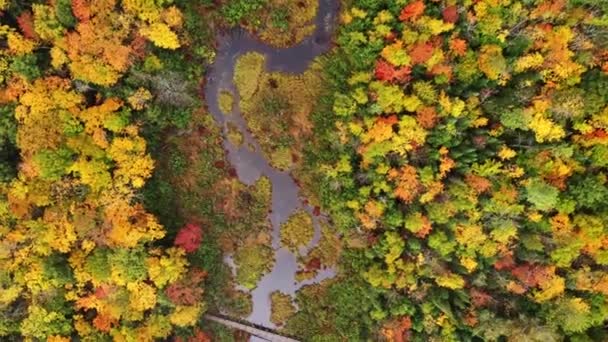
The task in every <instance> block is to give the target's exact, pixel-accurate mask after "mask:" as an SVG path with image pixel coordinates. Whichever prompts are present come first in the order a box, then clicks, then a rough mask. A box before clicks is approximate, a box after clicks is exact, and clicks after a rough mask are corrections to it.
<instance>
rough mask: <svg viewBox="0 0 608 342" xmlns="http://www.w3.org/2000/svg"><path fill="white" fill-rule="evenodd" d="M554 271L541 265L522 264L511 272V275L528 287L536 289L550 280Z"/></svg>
mask: <svg viewBox="0 0 608 342" xmlns="http://www.w3.org/2000/svg"><path fill="white" fill-rule="evenodd" d="M554 273H555V272H554V270H552V269H551V268H550V267H546V266H543V265H533V264H529V263H526V264H523V265H520V266H517V267H515V268H514V269H513V270H511V274H512V275H513V276H514V277H515V278H517V279H518V280H519V281H521V282H522V283H523V284H524V285H526V286H528V287H536V286H538V285H540V284H542V283H545V282H546V281H547V280H548V279H550V278H551V277H552V276H553V274H554Z"/></svg>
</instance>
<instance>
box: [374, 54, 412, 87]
mask: <svg viewBox="0 0 608 342" xmlns="http://www.w3.org/2000/svg"><path fill="white" fill-rule="evenodd" d="M411 72H412V69H410V68H409V67H401V68H395V67H394V66H393V65H392V64H390V63H389V62H387V61H385V60H383V59H381V60H378V61H377V62H376V68H375V72H374V74H375V76H376V78H377V79H379V80H381V81H387V82H393V81H397V82H398V83H404V82H407V81H409V79H410V73H411Z"/></svg>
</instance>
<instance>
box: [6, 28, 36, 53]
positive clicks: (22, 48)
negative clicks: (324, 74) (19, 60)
mask: <svg viewBox="0 0 608 342" xmlns="http://www.w3.org/2000/svg"><path fill="white" fill-rule="evenodd" d="M7 42H8V49H9V51H10V52H11V53H13V54H15V55H17V56H20V55H26V54H28V53H31V52H32V51H34V47H35V46H36V43H34V42H33V41H31V40H29V39H25V38H24V37H23V36H22V35H20V34H18V33H15V32H11V33H9V34H8V36H7Z"/></svg>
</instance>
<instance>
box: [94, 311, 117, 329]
mask: <svg viewBox="0 0 608 342" xmlns="http://www.w3.org/2000/svg"><path fill="white" fill-rule="evenodd" d="M117 323H118V321H117V320H116V319H114V318H112V317H110V316H108V315H102V314H98V315H97V316H95V318H94V319H93V326H94V327H95V328H97V329H98V330H99V331H103V332H110V330H111V329H112V327H113V326H115V325H116V324H117Z"/></svg>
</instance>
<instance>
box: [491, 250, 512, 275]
mask: <svg viewBox="0 0 608 342" xmlns="http://www.w3.org/2000/svg"><path fill="white" fill-rule="evenodd" d="M514 266H515V260H513V254H512V253H510V254H507V255H505V256H503V257H502V258H500V259H498V260H496V262H495V263H494V268H495V269H497V270H499V271H501V270H505V269H507V270H510V269H512V268H513V267H514Z"/></svg>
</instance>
